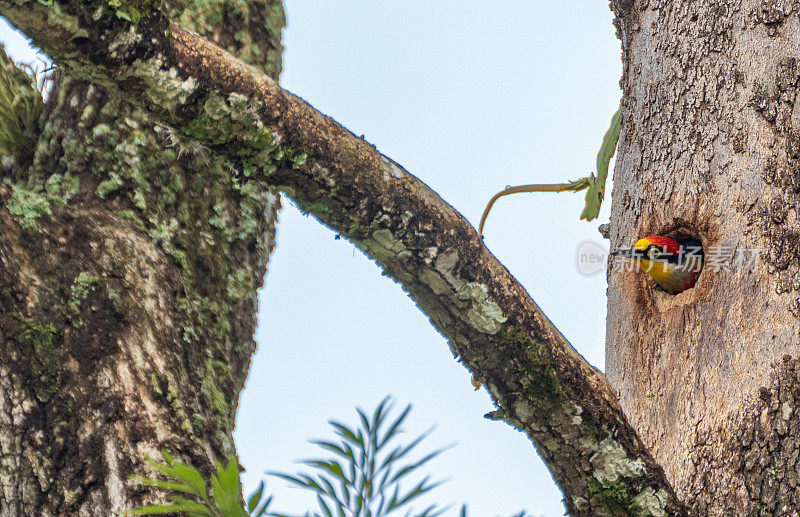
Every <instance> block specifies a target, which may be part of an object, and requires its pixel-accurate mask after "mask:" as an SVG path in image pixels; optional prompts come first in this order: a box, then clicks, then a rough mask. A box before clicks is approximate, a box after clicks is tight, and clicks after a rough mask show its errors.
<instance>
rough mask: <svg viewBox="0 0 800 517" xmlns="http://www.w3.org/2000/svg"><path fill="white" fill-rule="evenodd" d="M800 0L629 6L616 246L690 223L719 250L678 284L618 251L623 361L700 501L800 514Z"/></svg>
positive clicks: (703, 508) (637, 396) (630, 411)
mask: <svg viewBox="0 0 800 517" xmlns="http://www.w3.org/2000/svg"><path fill="white" fill-rule="evenodd" d="M799 5H800V4H799V3H798V2H797V1H790V0H786V1H781V0H769V1H766V0H764V1H762V0H721V1H715V2H696V1H691V0H677V1H665V0H650V1H649V2H648V0H642V1H636V2H634V1H618V2H615V5H614V9H615V12H616V15H617V18H618V27H619V29H620V35H621V39H622V42H623V61H624V74H623V79H622V87H623V102H622V107H623V111H622V130H621V139H620V142H619V151H618V159H617V165H616V170H615V173H614V190H613V204H612V218H611V233H610V238H611V245H612V248H619V247H623V246H630V245H631V244H632V243H633V242H635V241H636V240H637V239H638V238H640V237H644V236H647V235H683V234H689V235H694V236H699V237H700V238H701V239H702V241H703V244H704V248H705V251H706V256H707V262H706V266H705V269H704V271H703V273H702V275H701V276H700V279H699V282H698V284H697V286H696V287H695V288H693V289H689V290H688V291H685V292H683V293H681V294H678V295H677V296H671V295H669V294H666V293H664V292H661V291H658V290H656V289H655V288H654V285H653V284H652V282H650V281H649V280H647V279H646V278H645V275H642V274H637V273H631V272H624V271H621V270H617V269H615V267H613V266H615V265H616V264H614V263H612V270H611V272H610V274H609V285H610V287H609V299H608V307H609V316H608V336H607V337H608V339H607V376H608V379H609V380H610V382H611V383H612V386H614V388H615V389H617V390H618V391H619V394H620V401H621V404H622V407H623V410H624V412H625V413H626V415H627V417H628V419H629V421H630V422H631V424H632V425H633V427H634V428H635V429H636V430H637V432H638V433H639V436H640V437H641V438H642V439H643V440H644V442H645V445H646V446H647V447H649V448H650V450H651V452H652V454H653V456H654V457H655V459H656V461H657V462H658V463H659V464H661V466H663V467H664V469H665V472H666V474H667V477H668V479H669V480H670V481H671V482H672V484H673V486H674V487H675V490H676V492H677V494H678V496H679V498H681V499H682V500H684V501H687V502H690V503H691V506H692V507H693V509H694V510H695V511H696V512H697V513H699V514H711V515H722V514H725V515H733V514H735V515H745V514H773V513H774V514H779V515H789V514H793V515H797V513H798V511H800V510H799V509H800V487H798V474H797V468H798V464H797V462H798V456H800V434H799V433H798V431H800V414H798V411H796V406H797V403H798V401H800V368H799V367H798V365H797V359H796V358H797V354H798V342H799V341H798V337H799V336H798V332H800V322H799V321H798V317H799V316H800V292H799V291H800V280H799V279H800V222H799V221H798V193H799V192H800V105H796V104H795V101H796V95H797V88H798V77H799V75H798V59H800V18H798V8H799ZM759 251H760V260H753V259H754V258H757V257H758V253H759Z"/></svg>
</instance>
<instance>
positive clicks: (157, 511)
mask: <svg viewBox="0 0 800 517" xmlns="http://www.w3.org/2000/svg"><path fill="white" fill-rule="evenodd" d="M182 511H184V508H183V507H182V506H181V505H177V504H148V505H146V506H140V507H139V508H136V509H135V510H128V511H126V512H125V515H166V514H169V513H178V512H182Z"/></svg>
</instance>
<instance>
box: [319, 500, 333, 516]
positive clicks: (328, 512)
mask: <svg viewBox="0 0 800 517" xmlns="http://www.w3.org/2000/svg"><path fill="white" fill-rule="evenodd" d="M317 503H318V504H319V507H320V508H321V509H322V511H324V512H325V515H327V516H328V517H333V514H332V513H331V510H330V508H328V505H327V504H325V501H324V500H323V499H322V497H321V496H319V495H318V496H317Z"/></svg>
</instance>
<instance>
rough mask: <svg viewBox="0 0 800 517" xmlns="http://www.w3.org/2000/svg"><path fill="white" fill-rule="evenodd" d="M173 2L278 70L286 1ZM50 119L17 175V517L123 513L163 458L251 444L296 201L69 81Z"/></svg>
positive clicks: (12, 495)
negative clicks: (261, 332)
mask: <svg viewBox="0 0 800 517" xmlns="http://www.w3.org/2000/svg"><path fill="white" fill-rule="evenodd" d="M170 10H171V13H172V16H173V17H174V18H176V19H178V20H181V22H182V23H183V24H184V25H187V26H189V27H191V28H192V29H193V30H195V31H197V32H199V33H200V34H203V35H205V36H206V37H208V38H209V39H211V40H214V41H216V42H217V43H218V44H220V45H221V46H223V47H225V48H227V49H228V50H230V51H232V52H234V53H235V54H237V55H238V56H239V57H240V58H241V59H244V60H246V61H248V62H250V63H252V64H254V65H256V66H258V67H260V68H261V69H262V70H264V71H265V72H267V73H268V74H270V75H271V76H272V77H275V78H277V76H278V74H279V73H280V67H281V51H282V47H281V42H280V37H281V30H282V28H283V25H284V17H283V9H282V5H281V2H280V0H261V1H258V2H254V3H250V4H247V5H246V6H244V7H242V6H241V5H240V4H239V3H237V2H206V3H198V2H190V1H185V2H183V3H181V4H175V5H171V6H170ZM34 129H35V132H34V134H35V136H36V137H38V138H37V139H36V140H34V141H33V142H32V143H29V145H28V148H23V149H19V152H18V153H17V154H16V159H15V160H9V159H6V161H5V162H4V168H3V170H2V177H3V180H4V182H3V184H2V186H0V204H2V205H3V206H5V207H7V208H8V210H2V211H0V227H2V230H1V231H2V235H3V239H2V243H0V472H2V489H1V490H0V514H1V515H9V516H20V515H30V516H42V515H45V516H46V515H111V514H116V512H117V511H119V510H122V509H130V508H132V507H135V506H139V505H141V504H142V503H146V502H154V497H158V494H157V493H155V492H153V491H152V490H150V489H148V490H144V489H142V488H140V487H139V488H137V486H136V485H135V484H134V483H133V482H131V481H129V479H128V478H129V476H130V475H131V474H139V475H142V474H147V473H148V471H147V470H146V468H145V463H144V460H145V457H146V455H149V456H151V457H155V458H158V459H160V451H161V450H162V449H163V450H168V451H169V452H171V453H173V454H177V455H178V456H179V457H181V458H183V459H184V461H187V462H189V463H191V464H193V465H195V466H198V467H201V468H204V469H205V470H206V472H208V469H209V468H210V467H211V465H213V459H215V458H218V459H223V458H227V457H228V455H229V454H231V453H233V452H234V451H233V441H232V438H231V433H232V431H233V427H234V417H235V413H236V401H237V400H238V395H239V391H240V390H241V389H242V387H243V385H244V380H245V376H246V373H247V371H248V368H249V363H250V356H251V354H252V353H253V351H254V349H255V343H254V341H253V332H254V330H255V314H256V289H257V288H258V287H260V286H261V284H262V281H263V275H264V273H265V268H266V264H267V260H268V258H269V254H270V251H271V250H272V247H273V246H274V236H275V222H276V214H277V209H278V207H279V200H278V197H277V194H274V193H271V192H270V191H269V189H268V188H267V187H266V186H265V185H264V184H263V183H262V182H260V181H256V180H254V179H251V178H248V176H247V172H246V171H241V170H238V169H237V168H236V166H234V165H233V164H232V163H230V162H229V161H227V160H225V159H223V158H220V157H218V156H216V155H214V154H213V153H212V152H210V151H209V150H208V149H206V148H204V147H203V146H201V145H198V144H197V143H195V142H192V141H190V140H188V139H186V138H185V137H183V136H181V135H179V134H178V133H176V132H175V131H173V130H172V129H170V128H168V127H166V126H163V125H160V124H159V123H157V122H155V121H154V119H153V118H152V117H151V116H150V115H148V114H147V113H145V112H144V111H142V110H141V109H138V108H134V107H132V106H131V105H129V104H127V103H126V102H124V99H123V98H122V97H121V96H120V95H119V94H115V93H113V92H109V91H107V90H105V89H103V88H101V87H98V86H94V85H91V84H90V83H88V82H85V81H83V80H80V79H78V78H76V77H72V76H69V75H66V74H61V75H60V76H59V77H57V78H56V80H55V85H54V88H53V90H52V93H51V96H50V99H49V102H48V103H47V107H46V110H45V113H44V115H43V117H42V119H41V124H40V126H39V127H38V128H34Z"/></svg>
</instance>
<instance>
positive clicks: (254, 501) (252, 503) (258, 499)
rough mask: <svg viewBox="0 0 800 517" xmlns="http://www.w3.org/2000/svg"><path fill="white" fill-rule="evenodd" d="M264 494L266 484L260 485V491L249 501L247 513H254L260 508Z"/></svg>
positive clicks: (254, 493)
mask: <svg viewBox="0 0 800 517" xmlns="http://www.w3.org/2000/svg"><path fill="white" fill-rule="evenodd" d="M263 492H264V482H263V481H262V482H261V483H259V484H258V489H256V491H255V492H253V494H252V495H251V496H250V498H249V499H248V500H247V513H253V511H254V510H255V509H256V508H257V507H258V503H259V502H261V494H262V493H263Z"/></svg>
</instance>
